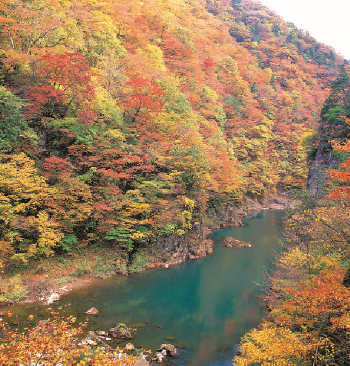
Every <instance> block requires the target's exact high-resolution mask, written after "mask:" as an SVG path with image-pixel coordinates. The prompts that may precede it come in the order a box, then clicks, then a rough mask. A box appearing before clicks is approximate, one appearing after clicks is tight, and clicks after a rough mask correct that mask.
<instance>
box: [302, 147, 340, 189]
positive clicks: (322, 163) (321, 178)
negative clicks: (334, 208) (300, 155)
mask: <svg viewBox="0 0 350 366" xmlns="http://www.w3.org/2000/svg"><path fill="white" fill-rule="evenodd" d="M338 165H339V162H338V161H336V160H334V159H333V158H332V152H331V151H329V152H325V151H324V150H323V149H318V150H317V152H316V156H315V160H314V162H313V163H312V165H311V167H310V170H309V176H308V178H307V187H308V190H309V193H310V194H312V195H314V196H319V195H322V194H323V192H324V184H325V182H326V181H327V179H328V176H327V170H328V169H330V168H333V167H337V166H338Z"/></svg>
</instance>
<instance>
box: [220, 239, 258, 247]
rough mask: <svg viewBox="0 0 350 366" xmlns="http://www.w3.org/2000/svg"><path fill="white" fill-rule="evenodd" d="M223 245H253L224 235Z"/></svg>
mask: <svg viewBox="0 0 350 366" xmlns="http://www.w3.org/2000/svg"><path fill="white" fill-rule="evenodd" d="M224 245H225V247H227V248H252V247H253V245H252V244H250V243H245V242H244V241H241V240H237V239H235V238H232V237H231V236H226V238H225V240H224Z"/></svg>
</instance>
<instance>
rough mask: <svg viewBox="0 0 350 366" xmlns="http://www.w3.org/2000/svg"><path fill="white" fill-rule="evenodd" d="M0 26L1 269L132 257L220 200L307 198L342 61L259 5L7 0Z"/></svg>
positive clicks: (197, 222)
mask: <svg viewBox="0 0 350 366" xmlns="http://www.w3.org/2000/svg"><path fill="white" fill-rule="evenodd" d="M0 26H1V33H0V45H1V53H0V83H1V86H0V93H1V101H0V108H1V109H0V113H1V116H0V124H1V126H2V129H1V132H0V134H1V135H0V136H1V141H0V149H1V157H0V158H1V164H2V165H1V171H0V174H1V175H0V227H1V232H0V256H1V257H0V258H3V259H9V258H11V259H13V260H21V261H27V260H29V259H30V258H38V257H40V256H42V255H49V254H51V253H53V252H54V251H56V252H65V251H70V250H72V249H73V248H75V247H77V246H78V245H90V244H96V243H101V242H104V243H105V244H106V245H113V246H115V247H118V248H120V249H121V250H123V251H125V253H129V255H131V253H134V252H135V251H137V250H138V249H139V248H141V247H145V246H151V245H152V243H155V241H156V238H157V237H160V236H169V235H173V236H175V237H177V238H181V237H182V236H183V235H184V234H186V233H187V232H188V231H190V230H198V231H200V227H201V225H202V214H203V212H204V211H205V209H206V207H207V205H208V202H210V201H213V200H215V201H216V202H234V201H235V200H239V199H242V197H244V196H245V195H249V196H251V197H259V196H263V195H268V194H272V193H274V192H276V191H277V190H282V189H286V188H290V187H302V186H303V185H304V184H305V179H306V170H307V166H306V160H305V155H306V150H307V146H306V145H305V144H304V143H303V140H304V139H305V138H306V137H308V136H309V135H310V132H309V130H310V129H311V128H313V127H314V126H315V125H316V122H317V116H318V113H319V111H320V108H321V106H322V103H323V102H324V100H325V99H326V97H327V96H328V92H329V90H328V87H329V86H330V80H331V79H332V78H333V77H334V76H335V75H337V73H338V71H337V67H338V65H339V64H341V63H343V60H342V59H341V58H340V57H338V56H337V55H336V54H335V53H334V52H333V51H332V50H331V49H329V48H327V47H325V46H323V45H320V44H318V43H317V42H316V41H315V40H314V39H313V38H312V37H310V36H309V35H308V34H305V33H303V32H301V31H299V30H297V29H296V28H295V27H294V26H292V25H290V24H287V23H285V22H284V21H283V20H282V19H281V18H279V17H278V16H277V15H275V14H274V13H272V12H271V11H269V10H268V9H267V8H265V7H263V6H262V5H261V4H259V3H256V2H253V1H249V0H245V1H243V2H242V1H234V2H230V1H226V0H219V1H209V0H208V1H203V0H179V1H170V0H152V1H147V2H144V1H132V2H127V3H126V2H125V1H121V0H113V1H112V0H105V1H102V2H98V3H96V2H93V1H89V0H79V1H70V0H68V1H58V0H45V1H41V0H33V1H30V2H28V1H24V0H18V1H13V0H5V1H3V2H2V3H1V5H0ZM320 65H321V66H320ZM130 259H132V256H131V257H130Z"/></svg>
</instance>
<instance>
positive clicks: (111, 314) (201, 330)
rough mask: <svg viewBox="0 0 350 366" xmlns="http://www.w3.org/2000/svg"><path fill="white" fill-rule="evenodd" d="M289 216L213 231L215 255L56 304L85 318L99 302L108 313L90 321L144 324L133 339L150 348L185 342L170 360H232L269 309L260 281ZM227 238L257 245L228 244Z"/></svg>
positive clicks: (266, 214)
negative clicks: (87, 311)
mask: <svg viewBox="0 0 350 366" xmlns="http://www.w3.org/2000/svg"><path fill="white" fill-rule="evenodd" d="M283 215H284V211H279V210H267V211H261V212H259V213H256V214H253V215H251V217H250V218H247V219H246V220H245V221H244V224H245V226H244V227H242V228H223V229H219V230H215V231H213V234H212V238H213V240H214V241H215V248H214V253H213V254H212V255H209V256H207V257H206V258H204V259H200V260H194V261H188V262H186V263H184V264H181V265H178V266H174V267H170V268H169V269H154V270H148V271H146V272H144V273H140V274H135V275H132V276H129V277H122V276H117V277H114V278H111V279H106V280H99V281H96V282H94V283H93V284H91V285H90V286H88V287H86V288H84V289H81V290H78V291H74V292H71V293H69V294H67V295H66V296H64V297H62V299H61V300H60V301H59V302H58V303H57V306H60V305H65V304H67V303H70V304H71V305H70V310H69V312H70V313H72V314H74V315H77V316H78V317H84V312H85V311H86V310H87V309H89V308H90V307H92V306H94V307H96V308H97V309H98V310H99V311H100V313H101V314H100V315H99V316H97V317H94V318H92V319H90V322H89V323H90V327H91V329H94V330H108V329H109V328H111V327H113V326H115V324H116V323H119V322H120V323H126V324H128V325H129V324H134V325H137V324H141V325H142V327H141V328H140V327H138V331H137V336H136V337H135V338H134V339H133V340H132V343H134V344H135V345H136V346H142V347H144V348H145V349H152V350H155V349H156V348H157V347H158V346H160V344H162V343H172V344H176V345H182V346H184V347H185V348H186V350H183V351H181V356H180V358H178V359H176V360H174V361H173V362H172V363H170V364H171V365H186V366H187V365H188V366H192V365H193V366H197V365H198V366H207V365H208V366H209V365H210V366H211V365H231V364H232V359H233V357H234V354H235V350H236V349H237V344H238V343H239V341H240V338H241V336H242V335H243V334H244V333H245V331H247V330H249V329H251V328H252V327H254V326H256V325H258V324H259V322H260V321H261V318H262V317H263V315H264V312H265V307H264V303H263V302H262V300H261V298H260V297H259V296H260V295H262V293H263V288H262V287H261V286H259V285H258V284H259V283H260V284H261V283H263V282H264V272H265V271H266V270H267V271H269V270H271V268H272V265H273V264H272V263H273V258H274V256H273V253H274V251H278V250H279V247H280V244H279V242H278V237H279V236H280V230H281V224H280V222H281V220H282V218H283ZM225 236H233V237H234V238H237V239H239V240H243V241H247V242H250V243H252V244H253V245H254V248H226V247H224V246H223V239H224V238H225ZM165 337H174V340H171V341H166V340H165Z"/></svg>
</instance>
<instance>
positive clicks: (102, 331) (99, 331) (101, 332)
mask: <svg viewBox="0 0 350 366" xmlns="http://www.w3.org/2000/svg"><path fill="white" fill-rule="evenodd" d="M96 334H97V335H98V336H102V337H105V336H106V332H105V331H104V330H96Z"/></svg>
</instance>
